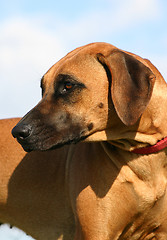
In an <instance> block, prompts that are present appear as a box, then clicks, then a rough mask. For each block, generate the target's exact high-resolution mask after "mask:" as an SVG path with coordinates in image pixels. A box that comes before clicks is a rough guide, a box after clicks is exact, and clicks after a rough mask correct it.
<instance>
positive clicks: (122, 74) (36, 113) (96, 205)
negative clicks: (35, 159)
mask: <svg viewBox="0 0 167 240" xmlns="http://www.w3.org/2000/svg"><path fill="white" fill-rule="evenodd" d="M41 87H42V94H43V98H42V100H41V101H40V102H39V104H38V105H37V106H36V107H35V108H33V109H32V110H31V111H30V112H29V113H28V114H27V115H25V117H24V118H23V119H22V120H21V121H20V122H19V123H18V124H17V125H16V126H15V128H14V129H13V131H12V134H13V136H14V137H15V138H17V140H18V142H19V143H20V144H21V145H22V147H23V148H24V150H25V151H28V152H29V151H34V150H49V149H56V148H58V147H61V146H62V147H63V148H60V149H58V150H56V151H57V152H56V156H55V161H57V162H58V164H59V165H60V166H59V165H58V166H57V171H56V172H55V175H56V178H57V179H58V180H55V182H54V184H53V182H52V183H51V185H50V182H48V188H50V187H52V188H53V189H54V188H56V189H58V193H57V195H56V197H54V198H53V200H52V199H51V197H49V198H48V199H47V196H46V201H47V200H48V204H54V210H55V211H57V216H56V220H55V219H54V218H55V215H53V221H54V222H55V231H56V233H57V236H58V237H57V239H67V240H71V239H75V240H109V239H110V240H117V239H119V240H121V239H124V240H125V239H126V240H127V239H128V240H137V239H142V240H149V239H158V240H160V239H161V240H162V239H163V240H164V239H167V195H166V187H167V168H166V166H167V156H166V153H167V148H166V146H167V138H166V136H167V124H166V119H167V110H166V106H167V85H166V83H165V81H164V79H163V77H162V76H161V74H160V73H159V72H158V70H157V69H156V68H155V67H154V66H153V65H152V64H151V62H150V61H148V60H146V59H143V58H141V57H139V56H137V55H135V54H132V53H129V52H125V51H122V50H120V49H118V48H116V47H114V46H112V45H110V44H106V43H94V44H89V45H86V46H83V47H80V48H78V49H76V50H74V51H72V52H71V53H69V54H68V55H67V56H65V57H64V58H62V59H61V60H60V61H59V62H57V63H56V64H55V65H54V66H53V67H51V68H50V70H49V71H48V72H47V73H46V74H45V75H44V76H43V77H42V80H41ZM73 143H74V144H73ZM75 143H77V144H75ZM66 145H67V147H66ZM46 166H47V165H46ZM47 174H48V175H49V173H47ZM47 174H45V177H47ZM48 177H49V176H48ZM40 184H41V183H40ZM34 191H38V188H34ZM55 198H56V202H55ZM39 204H41V203H40V201H39ZM41 207H42V206H41ZM74 219H75V221H74ZM42 227H43V226H41V228H42ZM39 231H40V230H39ZM63 235H64V237H63Z"/></svg>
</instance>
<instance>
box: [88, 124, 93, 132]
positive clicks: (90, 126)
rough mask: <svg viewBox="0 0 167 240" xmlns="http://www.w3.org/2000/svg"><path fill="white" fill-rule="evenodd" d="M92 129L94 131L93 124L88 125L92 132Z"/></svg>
mask: <svg viewBox="0 0 167 240" xmlns="http://www.w3.org/2000/svg"><path fill="white" fill-rule="evenodd" d="M92 129H93V123H90V124H89V125H88V130H89V131H91V130H92Z"/></svg>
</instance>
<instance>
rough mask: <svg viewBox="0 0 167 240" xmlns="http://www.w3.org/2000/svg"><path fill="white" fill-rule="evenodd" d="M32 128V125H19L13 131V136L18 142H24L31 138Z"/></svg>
mask: <svg viewBox="0 0 167 240" xmlns="http://www.w3.org/2000/svg"><path fill="white" fill-rule="evenodd" d="M31 131H32V128H31V126H30V125H24V124H18V125H16V126H15V127H14V128H13V129H12V135H13V137H14V138H17V139H18V140H24V139H26V138H27V137H29V136H30V134H31Z"/></svg>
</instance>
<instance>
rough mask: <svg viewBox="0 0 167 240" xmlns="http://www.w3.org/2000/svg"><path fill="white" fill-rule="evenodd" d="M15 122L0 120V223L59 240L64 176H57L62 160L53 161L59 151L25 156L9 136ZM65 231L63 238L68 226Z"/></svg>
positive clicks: (64, 204)
mask: <svg viewBox="0 0 167 240" xmlns="http://www.w3.org/2000/svg"><path fill="white" fill-rule="evenodd" d="M19 120H20V119H19V118H15V119H3V120H0V133H1V137H0V169H1V171H0V222H1V223H9V224H11V225H12V226H16V227H18V228H20V229H22V230H23V231H25V232H26V233H27V234H28V235H31V236H32V237H33V238H34V239H39V240H47V239H48V240H55V239H62V237H61V235H62V234H63V232H62V231H61V230H60V229H59V232H57V230H56V229H55V226H56V225H57V223H58V222H59V220H61V218H60V219H59V211H60V210H61V209H64V211H65V209H66V206H67V205H66V202H65V196H64V192H63V191H62V189H61V184H62V183H63V181H64V175H61V174H57V171H60V173H62V172H63V170H64V165H63V159H62V161H61V162H60V161H59V159H57V160H58V161H57V160H56V156H57V154H59V153H60V150H56V151H55V150H53V151H45V152H41V151H33V152H31V153H26V152H25V151H24V150H23V149H22V147H21V146H20V145H19V144H18V143H17V141H16V140H15V139H14V138H13V137H12V135H11V130H12V128H13V127H14V126H15V125H16V124H17V123H18V121H19ZM60 154H61V153H60ZM59 156H61V155H59ZM62 200H63V201H62ZM66 214H67V213H66ZM70 216H71V217H72V214H71V215H70V213H69V220H70ZM62 219H63V218H62ZM71 221H72V220H71ZM60 223H61V222H60ZM64 228H65V226H64ZM62 230H63V227H62ZM65 230H66V232H64V238H67V236H70V232H69V230H68V226H66V229H65ZM66 234H67V235H66Z"/></svg>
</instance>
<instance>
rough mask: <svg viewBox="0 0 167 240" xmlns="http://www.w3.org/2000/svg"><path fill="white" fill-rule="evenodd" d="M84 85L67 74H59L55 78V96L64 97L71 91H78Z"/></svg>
mask: <svg viewBox="0 0 167 240" xmlns="http://www.w3.org/2000/svg"><path fill="white" fill-rule="evenodd" d="M83 88H85V85H84V84H83V83H81V82H79V81H78V80H77V79H76V78H75V77H73V76H71V75H68V74H59V75H58V76H57V77H56V80H55V97H56V98H57V97H61V98H65V97H67V96H69V95H70V94H71V93H73V92H76V90H77V91H78V92H80V91H81V90H82V89H83Z"/></svg>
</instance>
